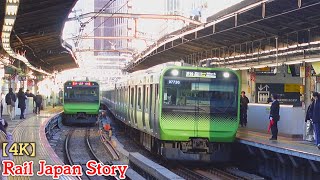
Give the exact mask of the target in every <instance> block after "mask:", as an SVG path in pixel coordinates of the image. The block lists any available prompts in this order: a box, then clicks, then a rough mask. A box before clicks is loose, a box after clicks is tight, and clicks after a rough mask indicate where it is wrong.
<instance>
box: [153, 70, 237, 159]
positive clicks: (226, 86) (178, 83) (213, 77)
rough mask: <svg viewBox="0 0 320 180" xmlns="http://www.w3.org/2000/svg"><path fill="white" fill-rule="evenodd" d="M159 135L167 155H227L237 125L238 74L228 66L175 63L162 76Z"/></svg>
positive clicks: (214, 156) (193, 156)
mask: <svg viewBox="0 0 320 180" xmlns="http://www.w3.org/2000/svg"><path fill="white" fill-rule="evenodd" d="M161 83H162V84H161V91H162V93H160V102H162V103H161V105H160V106H161V107H160V111H161V114H160V118H159V119H160V129H161V131H160V136H161V140H162V141H163V142H165V143H164V147H163V148H162V151H163V152H162V153H163V154H164V155H165V156H166V157H167V158H168V159H176V158H177V157H179V159H181V158H182V159H184V158H183V157H185V159H191V160H201V161H205V160H207V161H211V160H218V161H219V159H220V158H221V160H222V159H223V160H225V159H228V157H226V156H227V155H228V153H227V152H228V151H229V150H230V149H229V148H228V147H227V146H228V145H226V144H229V143H230V142H233V141H234V139H235V135H236V132H237V129H238V126H239V118H240V111H239V97H240V95H239V93H240V84H239V77H238V75H237V74H236V73H235V72H234V71H232V70H229V69H219V68H194V67H175V68H169V69H166V70H165V71H164V73H163V75H162V77H161Z"/></svg>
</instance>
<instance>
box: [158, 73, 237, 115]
mask: <svg viewBox="0 0 320 180" xmlns="http://www.w3.org/2000/svg"><path fill="white" fill-rule="evenodd" d="M163 92H164V93H163V110H165V111H166V110H167V111H181V112H199V113H226V112H230V113H231V112H232V113H236V112H237V100H238V82H237V80H232V79H228V80H226V79H209V78H175V79H173V78H170V77H165V81H164V91H163Z"/></svg>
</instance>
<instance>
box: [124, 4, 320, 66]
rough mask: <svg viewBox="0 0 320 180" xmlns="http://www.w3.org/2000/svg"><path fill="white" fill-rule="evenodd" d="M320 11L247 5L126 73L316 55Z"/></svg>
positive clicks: (184, 34)
mask: <svg viewBox="0 0 320 180" xmlns="http://www.w3.org/2000/svg"><path fill="white" fill-rule="evenodd" d="M319 9H320V1H319V0H295V1H293V0H244V1H242V2H240V3H238V4H236V5H234V6H232V7H230V8H227V9H225V10H223V11H221V12H218V13H217V14H215V15H213V16H211V17H209V18H208V19H207V23H206V24H202V25H199V26H193V27H186V28H184V29H181V30H179V31H176V32H173V33H171V34H168V35H166V36H165V37H163V38H161V39H160V40H159V41H157V42H156V43H155V44H153V45H152V46H150V47H149V48H148V49H146V50H145V51H143V52H142V53H141V54H139V55H137V56H136V57H134V60H133V61H132V62H131V63H130V64H129V65H127V66H126V68H125V70H126V71H128V72H133V71H137V70H142V69H146V68H148V67H152V66H154V65H157V64H161V63H165V62H170V61H181V60H184V62H188V63H191V64H201V63H203V64H201V65H204V64H205V65H206V66H208V65H212V64H215V63H217V64H224V65H225V67H230V66H231V65H237V66H238V65H241V64H242V65H244V66H245V63H248V62H251V61H252V62H253V63H256V64H260V63H261V62H262V60H270V62H272V61H273V60H274V59H275V56H274V53H275V51H274V48H275V47H277V49H278V50H279V52H277V53H280V51H281V53H282V54H281V55H283V57H281V58H283V59H287V60H288V57H289V56H290V58H291V57H298V55H299V57H300V55H302V56H301V57H303V58H305V57H306V55H308V56H309V55H318V52H317V51H315V49H313V50H310V46H309V45H311V44H312V45H313V46H315V44H316V45H317V44H319V43H317V42H319V41H318V40H317V39H318V37H320V28H319V24H320V13H319V11H318V10H319ZM292 46H293V47H292ZM300 50H302V51H300ZM316 50H317V49H316ZM289 51H292V52H293V53H291V54H290V53H289ZM298 51H299V52H298ZM297 52H298V54H295V53H297ZM299 53H300V54H299ZM248 56H250V58H248ZM262 56H263V57H262ZM277 56H278V55H277ZM257 57H258V58H257ZM279 58H280V55H279ZM241 59H245V60H243V61H241ZM287 60H286V61H287ZM290 60H293V59H290ZM208 63H209V64H208Z"/></svg>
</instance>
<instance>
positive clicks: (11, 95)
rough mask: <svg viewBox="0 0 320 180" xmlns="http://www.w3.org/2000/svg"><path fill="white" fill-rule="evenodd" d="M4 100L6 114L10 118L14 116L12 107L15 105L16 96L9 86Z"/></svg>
mask: <svg viewBox="0 0 320 180" xmlns="http://www.w3.org/2000/svg"><path fill="white" fill-rule="evenodd" d="M5 100H6V104H7V111H8V114H9V116H10V119H11V120H12V119H14V117H15V113H14V108H15V106H16V105H15V104H16V101H17V97H16V95H15V94H14V93H13V90H12V88H9V92H8V94H7V95H6V97H5Z"/></svg>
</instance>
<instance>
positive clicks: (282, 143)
mask: <svg viewBox="0 0 320 180" xmlns="http://www.w3.org/2000/svg"><path fill="white" fill-rule="evenodd" d="M279 131H281V129H279ZM270 137H271V134H270V133H269V134H268V133H266V132H255V131H251V130H250V129H246V128H239V129H238V132H237V140H236V141H237V142H238V143H241V144H245V145H248V146H253V147H256V148H259V149H264V150H268V151H273V152H276V153H280V154H286V155H289V156H295V157H299V158H303V159H307V160H312V161H318V162H320V150H319V149H318V148H317V147H316V146H315V145H314V144H313V142H309V141H303V140H297V139H294V138H288V137H283V136H278V140H277V141H271V140H269V138H270Z"/></svg>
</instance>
